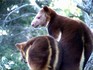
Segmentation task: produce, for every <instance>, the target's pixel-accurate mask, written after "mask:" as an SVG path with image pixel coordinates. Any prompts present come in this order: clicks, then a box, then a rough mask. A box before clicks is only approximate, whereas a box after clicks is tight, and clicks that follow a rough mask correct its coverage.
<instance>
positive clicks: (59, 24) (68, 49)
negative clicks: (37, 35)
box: [31, 6, 93, 70]
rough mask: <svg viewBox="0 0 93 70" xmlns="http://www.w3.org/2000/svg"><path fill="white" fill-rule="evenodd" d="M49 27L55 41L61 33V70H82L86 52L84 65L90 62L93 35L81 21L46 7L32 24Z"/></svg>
mask: <svg viewBox="0 0 93 70" xmlns="http://www.w3.org/2000/svg"><path fill="white" fill-rule="evenodd" d="M31 25H32V26H34V27H37V26H39V25H41V26H45V25H47V27H48V32H49V34H50V35H51V36H53V37H54V38H55V39H57V38H58V36H59V34H60V33H61V38H60V40H59V44H60V45H61V46H62V64H61V66H60V70H80V61H81V56H82V53H83V50H84V64H83V68H84V67H85V64H86V62H87V61H88V59H89V57H90V55H91V53H92V47H93V41H92V40H93V35H92V33H91V31H90V29H89V28H88V27H87V26H86V25H85V24H84V23H83V22H82V21H80V20H74V19H71V18H68V17H65V16H61V15H58V14H57V13H56V12H55V11H54V10H52V9H51V8H49V7H47V6H44V7H43V8H42V9H41V10H40V11H39V12H38V14H37V15H36V17H35V18H34V20H33V21H32V23H31Z"/></svg>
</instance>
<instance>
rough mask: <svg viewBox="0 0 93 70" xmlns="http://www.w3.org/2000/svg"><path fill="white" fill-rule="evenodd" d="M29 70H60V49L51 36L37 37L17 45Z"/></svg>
mask: <svg viewBox="0 0 93 70" xmlns="http://www.w3.org/2000/svg"><path fill="white" fill-rule="evenodd" d="M16 47H17V48H18V49H19V50H20V52H21V53H22V56H23V58H24V59H25V60H26V62H27V64H28V66H29V67H30V69H31V70H60V69H59V67H60V64H61V61H60V62H59V59H61V58H60V57H59V55H60V56H61V54H60V51H59V50H60V48H59V47H58V44H57V41H56V40H55V39H54V38H53V37H51V36H39V37H35V38H32V39H30V40H28V41H26V42H22V43H17V44H16Z"/></svg>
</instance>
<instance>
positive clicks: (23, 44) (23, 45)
mask: <svg viewBox="0 0 93 70" xmlns="http://www.w3.org/2000/svg"><path fill="white" fill-rule="evenodd" d="M25 45H26V42H22V43H16V44H15V46H16V47H17V48H18V49H19V50H21V49H23V48H24V47H25Z"/></svg>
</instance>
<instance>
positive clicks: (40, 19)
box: [31, 8, 50, 27]
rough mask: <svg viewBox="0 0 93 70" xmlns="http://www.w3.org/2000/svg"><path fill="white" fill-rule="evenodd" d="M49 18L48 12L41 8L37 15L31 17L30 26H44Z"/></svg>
mask: <svg viewBox="0 0 93 70" xmlns="http://www.w3.org/2000/svg"><path fill="white" fill-rule="evenodd" d="M49 20H50V16H49V15H48V13H47V12H46V11H45V10H44V9H43V8H42V9H41V10H40V11H39V12H38V13H37V15H36V16H35V18H34V19H33V21H32V23H31V26H33V27H37V26H39V25H40V26H46V25H47V23H48V22H49Z"/></svg>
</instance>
